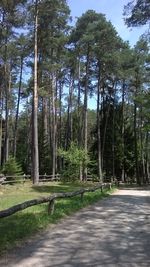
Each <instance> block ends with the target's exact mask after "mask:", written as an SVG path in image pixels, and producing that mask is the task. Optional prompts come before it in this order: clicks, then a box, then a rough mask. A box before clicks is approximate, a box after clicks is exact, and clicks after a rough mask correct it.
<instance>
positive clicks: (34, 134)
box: [32, 0, 39, 184]
mask: <svg viewBox="0 0 150 267" xmlns="http://www.w3.org/2000/svg"><path fill="white" fill-rule="evenodd" d="M37 39H38V0H36V1H35V40H34V90H33V128H32V142H33V144H32V149H33V150H32V157H33V158H32V175H33V184H38V183H39V149H38V81H37V79H38V69H37V65H38V42H37Z"/></svg>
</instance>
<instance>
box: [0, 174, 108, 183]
mask: <svg viewBox="0 0 150 267" xmlns="http://www.w3.org/2000/svg"><path fill="white" fill-rule="evenodd" d="M60 179H61V178H60V174H58V173H57V174H55V176H53V175H52V174H50V175H48V174H42V175H39V182H51V181H60ZM28 180H31V175H28V174H27V175H26V174H23V175H11V176H0V184H2V185H3V184H14V183H23V184H24V183H25V182H26V181H28ZM87 181H93V177H92V176H90V175H88V176H87ZM107 182H108V181H107Z"/></svg>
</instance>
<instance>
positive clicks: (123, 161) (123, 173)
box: [121, 81, 125, 182]
mask: <svg viewBox="0 0 150 267" xmlns="http://www.w3.org/2000/svg"><path fill="white" fill-rule="evenodd" d="M124 102H125V81H123V85H122V122H121V139H122V155H123V159H122V173H121V180H122V182H125V150H124V149H125V146H124V141H125V140H124V131H125V125H124V111H125V110H124Z"/></svg>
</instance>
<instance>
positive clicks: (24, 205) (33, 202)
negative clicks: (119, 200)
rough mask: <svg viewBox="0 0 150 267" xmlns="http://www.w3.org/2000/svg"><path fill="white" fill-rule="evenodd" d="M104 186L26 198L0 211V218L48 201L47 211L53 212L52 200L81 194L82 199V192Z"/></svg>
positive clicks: (92, 190) (99, 187) (103, 185)
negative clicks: (30, 198)
mask: <svg viewBox="0 0 150 267" xmlns="http://www.w3.org/2000/svg"><path fill="white" fill-rule="evenodd" d="M105 186H108V184H99V185H98V186H95V187H92V188H84V189H80V190H78V191H75V192H69V193H56V194H53V195H51V196H49V197H42V198H39V199H32V200H28V201H25V202H23V203H20V204H17V205H15V206H12V207H10V208H8V209H5V210H2V211H0V218H4V217H8V216H10V215H12V214H14V213H16V212H18V211H21V210H24V209H27V208H29V207H32V206H35V205H39V204H42V203H47V202H49V206H48V213H50V214H52V213H53V212H54V200H56V199H60V198H71V197H75V196H77V195H81V200H83V194H84V193H87V192H94V191H96V190H98V189H101V191H102V190H103V188H104V187H105ZM109 188H110V184H109Z"/></svg>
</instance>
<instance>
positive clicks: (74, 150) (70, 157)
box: [58, 142, 89, 181]
mask: <svg viewBox="0 0 150 267" xmlns="http://www.w3.org/2000/svg"><path fill="white" fill-rule="evenodd" d="M58 155H59V156H61V157H63V159H64V161H65V168H64V169H63V170H62V178H63V179H64V180H66V181H70V180H73V181H74V180H77V179H78V178H79V174H80V168H81V167H82V165H83V164H84V165H87V164H88V163H89V157H88V155H87V153H86V152H85V150H84V149H81V148H78V147H77V145H76V144H75V143H73V142H72V143H71V145H70V147H69V149H68V150H67V151H65V150H63V149H58Z"/></svg>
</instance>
